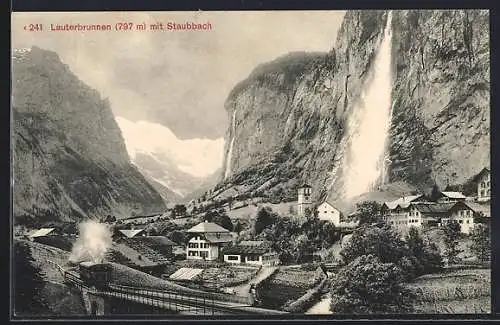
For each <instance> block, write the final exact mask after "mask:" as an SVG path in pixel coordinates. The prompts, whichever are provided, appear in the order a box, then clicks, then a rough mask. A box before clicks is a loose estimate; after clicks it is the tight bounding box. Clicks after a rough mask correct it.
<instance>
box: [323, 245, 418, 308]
mask: <svg viewBox="0 0 500 325" xmlns="http://www.w3.org/2000/svg"><path fill="white" fill-rule="evenodd" d="M402 282H403V278H402V270H401V269H400V268H399V267H398V266H397V265H395V264H394V263H383V262H381V260H380V259H379V258H378V257H376V256H374V255H371V254H370V255H363V256H359V257H357V258H356V259H355V260H354V261H352V262H351V263H349V265H347V266H345V267H343V268H342V269H341V270H340V271H339V272H338V273H337V275H336V276H335V278H334V279H333V281H332V286H331V295H332V297H333V299H332V302H331V306H330V309H331V311H332V312H334V313H345V314H377V313H381V314H384V313H405V312H410V311H412V300H413V297H414V295H413V293H412V292H411V291H410V290H408V289H406V288H405V287H404V285H403V284H402Z"/></svg>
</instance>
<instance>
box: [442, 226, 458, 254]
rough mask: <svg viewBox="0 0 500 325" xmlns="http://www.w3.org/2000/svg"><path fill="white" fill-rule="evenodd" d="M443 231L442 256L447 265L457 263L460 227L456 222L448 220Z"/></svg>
mask: <svg viewBox="0 0 500 325" xmlns="http://www.w3.org/2000/svg"><path fill="white" fill-rule="evenodd" d="M443 231H444V245H445V251H444V255H445V257H446V258H447V259H448V263H456V262H458V258H457V256H458V253H460V251H459V250H458V239H459V238H460V225H459V224H458V222H457V221H456V220H453V219H452V220H449V221H448V222H447V223H446V224H445V225H444V227H443Z"/></svg>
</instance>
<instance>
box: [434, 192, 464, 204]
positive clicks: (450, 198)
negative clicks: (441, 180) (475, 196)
mask: <svg viewBox="0 0 500 325" xmlns="http://www.w3.org/2000/svg"><path fill="white" fill-rule="evenodd" d="M466 199H467V197H466V196H465V195H463V194H462V193H460V192H440V193H439V196H438V198H437V202H438V203H445V202H465V200H466Z"/></svg>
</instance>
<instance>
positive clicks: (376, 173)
mask: <svg viewBox="0 0 500 325" xmlns="http://www.w3.org/2000/svg"><path fill="white" fill-rule="evenodd" d="M391 20H392V12H390V11H389V12H388V14H387V23H386V26H385V29H384V34H383V39H382V41H381V43H380V48H379V51H378V53H377V54H376V57H375V61H374V66H373V68H372V69H373V70H372V73H373V74H372V79H371V80H370V81H369V83H368V84H367V85H366V87H365V89H364V91H363V93H362V94H361V100H360V102H359V103H358V104H357V107H354V110H353V116H351V117H350V122H349V125H348V134H349V137H350V146H349V151H348V153H347V157H346V158H347V161H346V165H345V167H344V174H343V177H344V193H343V196H344V198H345V199H350V198H353V197H356V196H358V195H360V194H363V193H365V192H369V191H371V190H372V189H373V187H374V186H375V185H376V183H377V181H382V182H383V181H384V180H381V178H386V177H385V174H386V173H385V172H384V171H385V168H386V167H387V166H385V164H386V161H387V157H386V148H387V141H388V138H389V131H390V124H391V115H392V75H391V43H392V33H391Z"/></svg>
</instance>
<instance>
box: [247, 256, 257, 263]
mask: <svg viewBox="0 0 500 325" xmlns="http://www.w3.org/2000/svg"><path fill="white" fill-rule="evenodd" d="M258 260H259V256H257V255H248V256H247V261H252V262H256V261H258Z"/></svg>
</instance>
